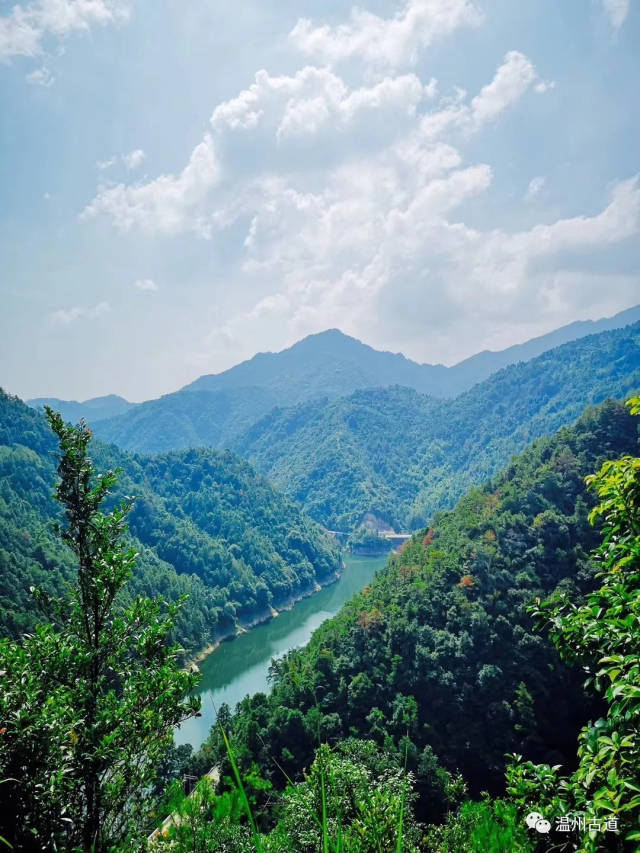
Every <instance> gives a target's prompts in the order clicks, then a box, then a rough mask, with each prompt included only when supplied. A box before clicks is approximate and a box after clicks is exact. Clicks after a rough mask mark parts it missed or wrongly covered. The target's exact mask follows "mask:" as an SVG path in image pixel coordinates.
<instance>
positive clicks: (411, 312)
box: [0, 0, 640, 401]
mask: <svg viewBox="0 0 640 853" xmlns="http://www.w3.org/2000/svg"><path fill="white" fill-rule="evenodd" d="M639 85H640V3H638V2H637V0H562V2H558V0H518V2H517V3H514V2H513V0H404V2H398V0H395V2H394V0H362V2H361V4H360V5H358V6H353V5H352V4H351V2H343V0H322V2H320V0H296V2H295V3H294V2H291V0H259V2H257V0H253V2H249V0H235V2H234V3H221V2H212V0H164V2H162V3H158V2H157V0H156V2H152V0H33V2H30V3H27V2H20V3H17V4H14V2H13V0H10V2H7V0H0V107H1V109H0V146H1V148H0V155H1V156H0V200H1V202H0V299H1V302H0V368H1V370H0V384H1V385H2V386H3V387H4V388H5V389H6V390H7V391H9V392H11V393H15V394H18V395H19V396H21V397H23V398H25V399H27V398H30V397H35V396H57V397H63V398H67V399H85V398H87V397H92V396H97V395H102V394H106V393H118V394H121V395H123V396H125V397H127V398H128V399H130V400H136V401H137V400H142V399H147V398H151V397H155V396H158V395H160V394H162V393H166V392H169V391H173V390H175V389H177V388H179V387H181V386H182V385H184V384H185V383H187V382H189V381H191V380H193V379H194V378H196V377H197V376H199V375H201V374H203V373H215V372H218V371H220V370H224V369H226V368H228V367H231V366H232V365H233V364H236V363H237V362H239V361H241V360H243V359H246V358H249V357H251V356H252V355H253V354H255V353H256V352H258V351H268V350H270V351H277V350H280V349H283V348H285V347H287V346H290V345H291V344H292V343H294V342H295V341H296V340H299V339H300V338H302V337H304V336H305V335H307V334H311V333H315V332H319V331H322V330H323V329H327V328H340V329H342V331H344V332H345V333H347V334H350V335H353V336H354V337H357V338H359V339H360V340H363V341H364V342H365V343H368V344H370V345H372V346H374V347H376V348H378V349H385V350H391V351H400V352H403V353H404V354H405V355H406V356H408V357H409V358H412V359H414V360H416V361H420V362H431V363H437V362H441V363H445V364H452V363H455V362H457V361H459V360H461V359H463V358H466V357H467V356H469V355H472V354H473V353H475V352H478V351H480V350H482V349H502V348H504V347H507V346H510V345H512V344H514V343H518V342H521V341H524V340H527V339H529V338H532V337H534V336H536V335H539V334H543V333H545V332H548V331H551V330H553V329H555V328H558V327H559V326H561V325H564V324H566V323H569V322H572V321H574V320H578V319H589V318H590V319H597V318H600V317H603V316H610V315H612V314H614V313H616V312H618V311H621V310H623V309H625V308H628V307H631V306H632V305H636V304H638V303H640V177H639V173H640V144H639V143H640V110H638V90H639Z"/></svg>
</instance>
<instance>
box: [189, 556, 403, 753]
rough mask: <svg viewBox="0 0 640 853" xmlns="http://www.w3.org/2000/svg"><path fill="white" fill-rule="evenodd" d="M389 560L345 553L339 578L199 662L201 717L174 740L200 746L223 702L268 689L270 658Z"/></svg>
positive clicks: (297, 641) (302, 637)
mask: <svg viewBox="0 0 640 853" xmlns="http://www.w3.org/2000/svg"><path fill="white" fill-rule="evenodd" d="M386 560H387V557H386V556H381V557H356V556H354V555H352V554H346V555H345V558H344V561H345V568H344V570H343V572H342V575H341V576H340V579H339V580H338V581H336V583H334V584H331V586H327V587H325V588H324V589H322V590H321V591H320V592H317V593H315V594H314V595H311V596H310V597H309V598H305V599H303V600H302V601H299V602H298V603H297V604H296V605H295V606H294V607H292V608H291V610H286V611H284V612H282V613H281V614H280V615H279V616H277V617H276V618H275V619H271V620H270V621H269V622H265V623H264V624H262V625H257V626H256V627H255V628H252V629H251V630H250V631H248V632H247V633H246V634H241V635H240V636H239V637H236V638H235V639H233V640H229V641H227V642H225V643H222V644H221V645H220V647H219V648H218V649H216V651H215V652H213V654H211V655H209V657H208V658H206V659H205V660H204V661H203V662H202V663H201V664H200V671H201V672H202V681H201V682H200V685H199V687H198V693H199V694H200V696H201V697H202V716H201V717H197V718H192V719H190V720H186V722H184V723H183V724H182V725H181V726H180V727H179V728H178V729H177V730H176V732H175V743H176V744H182V743H190V744H192V745H193V747H194V749H198V747H199V746H200V745H201V744H202V743H203V741H204V740H206V738H207V735H208V734H209V729H210V728H211V726H212V725H213V723H214V722H215V719H216V714H217V709H218V708H219V707H220V705H221V704H222V703H223V702H226V703H227V705H229V707H230V708H231V710H233V709H234V708H235V706H236V704H237V703H238V702H239V701H240V700H241V699H243V698H244V697H245V696H246V695H247V694H251V693H258V692H260V691H262V692H267V691H268V689H269V685H268V682H267V673H268V671H269V665H270V663H271V659H272V658H274V657H279V656H280V655H283V654H285V652H288V651H289V650H290V649H294V648H297V647H299V646H304V645H305V644H306V643H308V642H309V639H310V637H311V634H312V633H313V632H314V631H315V629H316V628H318V627H319V626H320V625H321V624H322V623H323V622H324V621H325V620H326V619H329V618H330V617H331V616H333V615H334V614H335V613H337V612H338V610H339V609H340V607H341V606H342V605H343V604H344V602H345V601H348V599H350V598H351V596H352V595H353V594H354V593H355V592H358V590H361V589H362V588H363V587H364V586H366V585H367V584H368V583H369V582H370V581H371V579H372V578H373V575H374V574H375V572H376V571H377V570H378V569H380V568H382V566H384V564H385V562H386Z"/></svg>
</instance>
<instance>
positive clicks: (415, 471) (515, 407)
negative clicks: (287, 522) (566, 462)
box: [233, 323, 640, 531]
mask: <svg viewBox="0 0 640 853" xmlns="http://www.w3.org/2000/svg"><path fill="white" fill-rule="evenodd" d="M637 388H640V323H636V324H635V325H632V326H628V327H626V328H624V329H618V330H615V331H610V332H603V333H601V334H599V335H591V336H588V337H585V338H582V339H580V340H577V341H574V342H571V343H568V344H565V345H564V346H561V347H558V348H557V349H554V350H551V351H549V352H547V353H544V354H543V355H541V356H539V357H538V358H536V359H533V360H532V361H529V362H527V363H521V364H516V365H512V366H510V367H507V368H505V369H504V370H501V371H500V372H498V373H496V374H494V375H493V376H492V377H491V378H490V379H487V380H486V381H485V382H482V383H480V384H479V385H476V386H475V387H474V388H472V389H471V390H470V391H467V392H465V393H464V394H462V395H460V396H459V397H457V398H456V399H454V400H434V399H433V398H428V397H425V396H423V395H420V394H418V393H417V392H415V391H413V390H411V389H400V388H390V389H376V390H369V391H359V392H356V393H355V394H353V395H351V396H350V397H345V398H341V399H339V400H335V401H327V400H323V401H315V402H311V403H307V404H305V405H302V406H299V407H296V408H293V409H284V410H280V411H275V412H272V413H270V414H269V415H267V416H266V417H265V418H264V419H263V420H262V421H260V422H259V423H258V424H256V425H255V426H254V427H252V428H251V429H250V430H249V431H248V432H247V433H246V434H245V435H244V436H243V437H241V438H240V439H239V440H238V441H236V442H235V444H234V445H233V449H234V450H236V451H237V452H238V453H240V454H241V455H242V456H245V457H246V458H248V459H250V460H251V461H252V462H253V463H254V464H255V465H256V466H257V467H258V468H259V470H260V471H262V473H264V474H265V475H266V476H267V477H268V478H269V480H270V481H271V482H273V483H274V485H276V486H277V487H278V488H280V489H282V490H283V491H284V492H285V493H286V494H287V495H289V496H290V497H291V498H294V499H295V500H297V501H299V502H300V503H301V504H302V505H303V506H304V507H305V508H306V509H307V510H308V511H309V513H310V514H311V515H312V516H313V517H314V518H316V519H317V520H318V521H320V522H321V523H323V524H325V525H326V526H328V527H329V528H331V529H337V530H345V531H349V530H351V529H353V528H354V527H355V526H357V525H358V524H359V523H360V521H361V519H362V517H363V516H364V514H365V513H368V512H370V513H373V514H374V515H376V516H378V517H380V518H381V519H382V520H384V521H385V522H388V523H390V524H391V525H393V526H394V527H395V528H396V529H404V528H406V527H408V528H410V529H417V528H419V527H420V526H422V525H424V524H426V523H427V521H428V519H429V518H430V516H431V515H432V514H433V512H435V511H436V510H438V509H443V508H449V507H451V506H452V505H453V504H454V502H455V501H456V500H457V499H458V498H459V497H460V496H461V495H462V494H463V493H464V492H465V490H466V489H467V488H468V487H469V486H470V485H473V484H477V483H481V482H482V481H483V480H484V479H486V478H487V477H489V476H491V475H492V474H494V473H496V472H497V471H498V470H499V469H500V467H502V466H503V465H505V464H506V463H507V462H508V460H509V458H510V457H511V456H512V455H513V454H514V453H517V452H519V451H521V450H522V449H523V448H524V447H525V446H526V445H527V444H528V443H529V442H530V441H532V440H533V439H535V438H537V437H539V436H543V435H549V434H551V433H553V432H554V431H555V430H557V429H558V428H559V427H561V426H563V425H564V424H567V423H571V422H572V421H574V420H575V419H576V418H577V417H578V416H579V415H580V413H581V412H582V411H583V409H584V408H585V407H586V406H587V405H589V404H591V403H599V402H601V401H602V400H604V399H605V398H606V397H608V396H611V397H615V398H618V399H622V398H623V397H625V396H627V395H629V394H630V393H631V392H632V391H634V390H635V389H637Z"/></svg>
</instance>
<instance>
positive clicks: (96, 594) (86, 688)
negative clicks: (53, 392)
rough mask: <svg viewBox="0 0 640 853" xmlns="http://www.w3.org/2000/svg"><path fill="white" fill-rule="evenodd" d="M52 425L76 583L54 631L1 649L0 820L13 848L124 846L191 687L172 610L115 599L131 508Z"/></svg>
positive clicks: (83, 433) (64, 429) (40, 631)
mask: <svg viewBox="0 0 640 853" xmlns="http://www.w3.org/2000/svg"><path fill="white" fill-rule="evenodd" d="M48 419H49V423H50V425H51V428H52V429H53V431H54V432H55V434H56V436H57V438H58V440H59V443H60V458H59V464H58V474H59V476H60V482H59V483H58V486H57V498H58V500H59V501H60V503H61V504H62V506H63V507H64V518H65V524H64V526H63V527H62V528H61V537H62V540H63V541H64V542H65V544H66V545H67V546H68V547H69V548H70V550H71V551H72V552H73V554H74V558H75V562H76V565H77V579H76V581H75V582H74V583H72V584H71V583H70V584H69V587H68V595H67V598H66V599H60V600H58V601H56V602H55V603H54V605H53V606H54V608H55V611H56V613H57V616H58V620H57V621H58V627H57V628H54V627H53V626H52V625H41V626H39V627H37V628H36V630H35V632H34V633H33V634H32V635H31V636H27V637H25V638H24V641H23V642H22V643H19V642H12V641H9V640H4V641H2V643H1V644H0V670H1V671H2V672H3V675H4V684H3V692H2V695H1V697H0V719H1V720H2V722H3V726H2V736H1V737H0V774H2V776H3V777H6V778H7V779H8V780H9V784H7V785H6V786H2V789H1V790H0V796H1V797H2V800H3V802H2V807H0V823H2V825H3V829H4V834H5V836H7V837H8V838H10V839H11V840H12V841H14V842H15V843H16V844H17V846H18V847H19V849H29V844H31V845H34V846H35V849H38V850H43V851H45V850H46V851H48V850H65V851H73V850H79V851H80V850H81V851H86V853H102V851H107V850H110V851H113V850H116V849H122V850H126V849H128V844H129V842H130V839H131V837H132V833H136V831H137V829H138V828H139V827H140V826H141V825H144V820H145V816H146V810H147V808H148V807H149V804H150V796H149V788H150V786H151V784H152V782H153V780H154V778H155V773H156V766H157V764H158V762H159V761H160V759H161V757H162V756H163V754H164V752H165V750H166V747H167V745H168V744H170V743H171V741H172V738H173V727H174V726H176V725H177V724H178V723H179V722H181V721H182V720H184V719H186V718H187V717H189V716H190V715H192V714H193V713H195V712H196V711H197V709H198V706H199V702H198V701H197V700H195V699H188V700H186V701H185V700H184V697H185V695H187V694H188V693H189V692H190V690H192V689H193V687H194V686H195V682H196V678H195V677H194V676H193V675H190V674H188V673H186V672H184V671H181V670H180V669H179V668H178V664H177V660H178V652H179V649H178V648H177V647H176V646H171V645H169V644H168V637H169V635H170V633H171V631H172V628H173V624H174V620H175V617H176V616H177V612H178V608H177V606H176V605H173V606H170V607H169V608H167V612H166V614H165V613H163V609H164V608H163V606H162V604H161V602H159V601H152V600H149V599H144V598H141V597H137V598H136V599H135V600H134V601H133V602H131V603H130V604H128V605H123V603H122V601H120V598H119V596H120V593H121V591H122V589H123V587H124V585H125V584H126V582H127V581H128V579H129V577H130V576H131V572H132V569H133V566H134V563H135V557H136V554H135V551H134V550H133V549H132V548H127V547H126V546H125V544H124V534H125V531H126V518H127V515H128V513H129V511H130V508H131V507H130V504H127V503H125V502H123V503H122V504H120V505H118V506H116V507H114V508H113V509H112V511H111V512H108V513H103V512H102V511H101V505H102V504H103V503H104V501H105V499H106V497H107V495H108V493H109V492H110V491H111V490H112V488H113V487H114V485H115V483H116V474H115V473H114V472H112V471H110V472H108V473H107V474H103V475H101V476H98V477H95V476H94V469H93V464H92V461H91V459H89V457H88V455H87V446H88V443H89V440H90V432H89V430H88V429H87V428H86V427H85V426H83V425H80V426H79V427H68V426H65V424H64V422H63V421H62V418H61V417H60V416H59V415H56V414H54V413H53V412H52V411H51V410H49V411H48ZM40 595H43V593H40Z"/></svg>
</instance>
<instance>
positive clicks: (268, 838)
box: [154, 740, 422, 853]
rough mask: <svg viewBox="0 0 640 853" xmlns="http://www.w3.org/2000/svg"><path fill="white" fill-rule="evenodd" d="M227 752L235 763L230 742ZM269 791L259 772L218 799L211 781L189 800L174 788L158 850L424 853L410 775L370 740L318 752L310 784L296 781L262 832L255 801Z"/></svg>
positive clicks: (178, 852) (231, 783) (236, 778)
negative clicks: (412, 808)
mask: <svg viewBox="0 0 640 853" xmlns="http://www.w3.org/2000/svg"><path fill="white" fill-rule="evenodd" d="M227 749H228V753H229V756H230V757H231V758H232V756H233V750H232V749H231V747H230V745H229V744H228V743H227ZM232 763H233V758H232ZM265 787H268V786H265V783H264V781H262V780H261V779H260V777H259V776H258V775H257V774H256V773H255V771H249V772H248V773H246V774H245V775H244V777H243V778H242V779H240V778H239V776H235V774H234V779H233V780H231V779H229V780H228V781H227V785H226V788H225V790H223V791H221V792H220V793H218V794H216V793H214V791H213V788H212V786H211V785H210V784H209V783H208V782H207V781H206V780H203V782H201V783H200V784H199V785H198V787H197V789H196V791H195V792H194V793H193V794H191V795H190V796H188V797H186V796H184V794H183V793H182V792H181V790H179V789H178V788H176V787H174V788H173V789H172V794H173V799H172V800H171V801H170V803H169V810H170V812H171V813H172V817H171V819H170V820H169V821H167V822H165V829H164V831H163V832H162V833H161V837H160V838H159V839H158V841H157V842H154V847H155V848H156V849H158V851H163V850H165V849H167V850H174V851H176V853H183V851H184V853H186V851H191V852H192V853H200V851H202V853H204V851H210V850H228V851H230V853H244V851H251V852H252V853H254V851H264V853H290V851H293V850H295V851H296V853H316V851H320V850H322V851H325V853H399V851H403V853H418V851H419V850H420V849H421V847H420V841H421V835H422V832H421V828H420V827H419V826H418V824H416V822H415V820H414V818H413V816H412V813H411V804H412V802H413V800H414V799H415V794H414V793H413V791H412V779H411V776H410V774H407V773H405V771H404V770H403V768H402V766H401V765H400V764H399V763H398V760H397V758H395V757H394V756H392V755H390V754H388V753H387V754H385V753H384V752H381V751H380V750H379V749H378V748H377V747H376V745H375V744H374V743H373V742H371V741H356V740H347V741H344V742H343V743H341V744H339V745H338V747H337V748H336V749H330V748H329V747H328V746H326V745H324V746H320V747H319V748H318V749H317V751H316V753H315V757H314V760H313V763H312V764H311V767H310V768H309V771H308V773H306V774H305V777H304V779H303V780H302V781H300V782H298V783H297V784H294V783H293V782H290V784H289V785H288V786H287V788H286V790H285V791H284V792H283V793H282V795H281V796H280V797H279V799H278V800H277V801H276V802H275V803H273V802H270V803H269V806H270V810H269V815H268V816H267V817H268V818H270V819H271V823H272V826H271V827H269V826H268V825H263V826H262V827H261V828H260V831H258V830H257V829H256V826H257V821H258V810H257V808H256V803H257V801H258V799H257V797H256V794H257V793H259V792H260V791H264V790H265ZM246 792H247V793H246ZM254 813H255V815H256V818H255V819H254ZM268 822H269V821H268V820H267V823H268ZM263 823H264V821H263Z"/></svg>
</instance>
